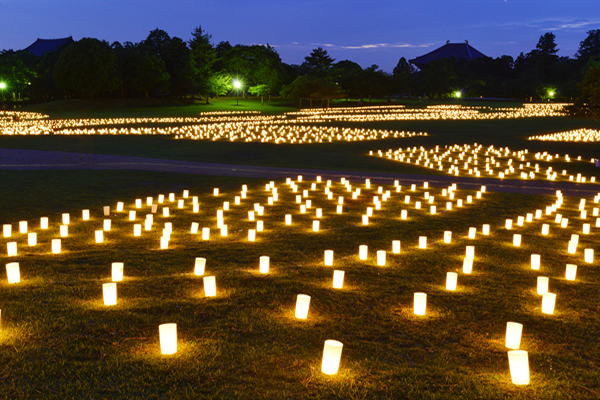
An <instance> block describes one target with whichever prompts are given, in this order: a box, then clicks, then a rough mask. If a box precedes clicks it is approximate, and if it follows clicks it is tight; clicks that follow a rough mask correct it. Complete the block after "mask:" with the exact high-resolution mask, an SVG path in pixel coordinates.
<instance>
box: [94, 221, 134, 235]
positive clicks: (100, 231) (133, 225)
mask: <svg viewBox="0 0 600 400" xmlns="http://www.w3.org/2000/svg"><path fill="white" fill-rule="evenodd" d="M100 232H102V231H100ZM133 236H136V237H137V236H142V224H134V225H133Z"/></svg>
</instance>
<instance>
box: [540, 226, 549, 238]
mask: <svg viewBox="0 0 600 400" xmlns="http://www.w3.org/2000/svg"><path fill="white" fill-rule="evenodd" d="M549 232H550V225H548V224H543V225H542V235H544V236H546V235H547V234H548V233H549Z"/></svg>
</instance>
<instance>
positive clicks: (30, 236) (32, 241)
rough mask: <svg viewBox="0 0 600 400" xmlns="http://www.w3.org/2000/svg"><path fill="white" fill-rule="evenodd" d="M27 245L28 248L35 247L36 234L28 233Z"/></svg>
mask: <svg viewBox="0 0 600 400" xmlns="http://www.w3.org/2000/svg"><path fill="white" fill-rule="evenodd" d="M27 244H28V245H29V246H35V245H36V244H37V233H35V232H29V233H28V234H27Z"/></svg>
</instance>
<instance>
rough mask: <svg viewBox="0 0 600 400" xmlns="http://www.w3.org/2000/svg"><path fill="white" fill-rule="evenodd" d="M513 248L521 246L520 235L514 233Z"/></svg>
mask: <svg viewBox="0 0 600 400" xmlns="http://www.w3.org/2000/svg"><path fill="white" fill-rule="evenodd" d="M513 246H515V247H519V246H521V235H520V234H518V233H515V234H514V235H513Z"/></svg>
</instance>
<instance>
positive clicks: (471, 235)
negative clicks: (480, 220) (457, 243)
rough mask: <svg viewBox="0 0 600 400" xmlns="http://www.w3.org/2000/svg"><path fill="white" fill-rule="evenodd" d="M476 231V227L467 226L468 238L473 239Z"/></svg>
mask: <svg viewBox="0 0 600 400" xmlns="http://www.w3.org/2000/svg"><path fill="white" fill-rule="evenodd" d="M476 232H477V228H473V227H471V228H469V234H468V236H467V237H468V238H469V239H475V233H476Z"/></svg>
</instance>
